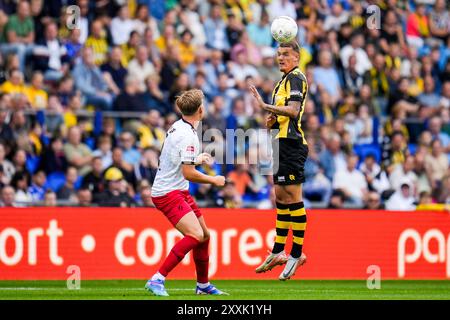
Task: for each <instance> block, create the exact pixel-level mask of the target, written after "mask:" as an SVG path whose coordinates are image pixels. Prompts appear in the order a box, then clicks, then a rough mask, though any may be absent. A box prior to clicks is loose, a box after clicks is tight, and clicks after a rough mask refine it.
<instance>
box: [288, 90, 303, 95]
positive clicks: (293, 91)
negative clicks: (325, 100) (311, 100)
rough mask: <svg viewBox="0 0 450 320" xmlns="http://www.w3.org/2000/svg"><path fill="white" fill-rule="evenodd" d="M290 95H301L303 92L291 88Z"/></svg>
mask: <svg viewBox="0 0 450 320" xmlns="http://www.w3.org/2000/svg"><path fill="white" fill-rule="evenodd" d="M291 97H303V94H302V93H301V92H300V91H298V90H292V91H291Z"/></svg>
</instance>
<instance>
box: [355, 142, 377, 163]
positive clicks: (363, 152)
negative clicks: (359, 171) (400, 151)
mask: <svg viewBox="0 0 450 320" xmlns="http://www.w3.org/2000/svg"><path fill="white" fill-rule="evenodd" d="M353 151H354V152H355V153H356V154H357V155H358V157H359V160H360V162H362V161H364V159H365V158H366V157H367V156H368V155H369V154H373V155H374V156H375V159H376V161H377V162H380V161H381V150H380V146H379V145H377V144H355V145H354V146H353Z"/></svg>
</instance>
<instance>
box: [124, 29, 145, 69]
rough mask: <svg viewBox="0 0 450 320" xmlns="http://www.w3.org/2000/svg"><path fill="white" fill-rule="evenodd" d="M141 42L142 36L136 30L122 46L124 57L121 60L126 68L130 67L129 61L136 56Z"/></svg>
mask: <svg viewBox="0 0 450 320" xmlns="http://www.w3.org/2000/svg"><path fill="white" fill-rule="evenodd" d="M140 42H141V36H140V35H139V32H137V31H136V30H134V31H132V32H131V33H130V39H128V42H127V43H124V44H122V45H121V46H120V48H121V49H122V58H121V60H120V62H121V63H122V66H123V67H124V68H126V67H128V63H129V62H130V61H131V60H133V59H134V57H135V56H136V51H137V48H138V47H139V44H140Z"/></svg>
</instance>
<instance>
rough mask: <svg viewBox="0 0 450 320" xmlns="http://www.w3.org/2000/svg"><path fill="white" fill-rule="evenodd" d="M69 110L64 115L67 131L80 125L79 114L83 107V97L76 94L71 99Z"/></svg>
mask: <svg viewBox="0 0 450 320" xmlns="http://www.w3.org/2000/svg"><path fill="white" fill-rule="evenodd" d="M67 107H68V110H67V111H66V112H65V113H64V117H63V118H64V125H65V127H66V128H67V129H69V128H71V127H74V126H76V125H78V117H77V112H78V111H79V110H80V109H81V108H82V107H83V105H82V103H81V96H80V94H79V93H76V94H74V95H72V96H70V98H69V104H68V105H67Z"/></svg>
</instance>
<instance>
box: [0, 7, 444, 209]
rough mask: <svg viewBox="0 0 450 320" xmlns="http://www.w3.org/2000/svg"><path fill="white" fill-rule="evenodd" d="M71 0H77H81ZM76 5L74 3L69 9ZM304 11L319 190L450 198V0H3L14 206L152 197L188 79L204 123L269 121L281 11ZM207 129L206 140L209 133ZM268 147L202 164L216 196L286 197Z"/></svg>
mask: <svg viewBox="0 0 450 320" xmlns="http://www.w3.org/2000/svg"><path fill="white" fill-rule="evenodd" d="M71 5H76V6H78V7H76V8H78V9H79V11H77V10H72V9H73V7H70V6H71ZM68 8H69V10H68ZM280 15H288V16H291V17H292V18H294V19H296V21H297V22H298V26H299V33H298V39H297V40H298V42H299V43H300V44H301V63H300V68H301V69H302V71H303V72H304V73H305V75H306V77H307V79H308V84H309V95H308V99H307V102H306V106H305V110H304V113H303V118H302V127H303V130H304V131H305V133H306V138H307V140H308V144H309V158H308V161H307V163H306V177H307V179H306V183H305V184H304V194H305V198H306V203H307V206H310V207H311V206H315V207H329V208H343V207H353V208H368V209H379V208H386V209H389V210H414V209H415V208H416V206H419V207H427V206H430V205H433V204H436V203H441V204H445V203H447V204H448V203H450V169H449V168H450V166H449V160H450V60H449V56H450V37H449V33H450V14H449V9H448V7H447V3H446V1H445V0H428V1H408V0H403V1H402V0H399V1H395V0H386V1H379V0H371V1H352V0H341V1H338V0H304V1H288V0H223V1H222V0H208V1H206V0H205V1H200V0H179V1H177V0H168V1H163V0H152V1H149V0H130V1H124V0H115V1H113V0H101V1H88V0H77V1H70V0H52V1H42V0H30V1H24V0H16V1H14V0H9V1H7V0H1V1H0V187H1V193H0V199H1V203H2V205H3V206H28V205H46V206H55V205H78V206H93V205H98V206H152V201H151V197H150V192H151V185H152V183H153V180H154V177H155V173H156V170H157V166H158V156H159V150H160V148H161V146H162V143H163V142H164V137H165V132H166V130H167V129H168V128H169V127H170V126H171V124H172V123H173V122H174V121H176V120H177V119H178V118H179V113H178V112H177V110H176V108H175V107H174V101H175V99H176V96H177V95H178V94H179V93H180V92H182V91H183V90H186V89H190V88H199V89H201V90H203V92H204V93H205V107H206V111H207V116H206V119H205V120H204V122H203V124H202V132H206V130H208V129H210V128H215V129H219V130H220V132H221V134H220V135H219V136H215V138H214V141H213V143H214V144H215V146H216V147H217V148H219V149H221V148H222V149H223V150H226V151H225V152H232V153H233V158H235V159H241V160H242V159H248V158H250V156H251V155H254V154H255V153H258V152H259V150H258V148H259V149H260V148H261V147H263V145H262V143H261V142H260V143H256V144H254V143H245V144H243V145H238V146H237V147H236V148H234V150H232V151H230V149H229V148H228V146H227V145H226V143H225V142H226V141H228V140H227V139H226V137H225V132H226V129H232V130H236V129H243V130H247V129H256V128H263V123H264V114H263V113H262V112H261V111H260V110H259V108H258V107H257V106H256V104H255V101H254V100H253V98H252V96H251V94H250V92H249V89H248V85H249V84H255V85H256V86H257V88H258V89H259V90H260V92H261V94H262V96H263V97H264V99H265V100H266V101H267V102H270V100H271V92H272V90H273V88H274V86H275V84H276V82H277V81H278V80H279V79H280V77H281V74H280V72H279V71H278V68H277V64H276V60H275V59H276V43H274V41H273V39H272V37H271V34H270V23H271V21H272V20H273V19H274V17H276V16H280ZM205 145H206V142H205ZM261 166H262V162H256V163H248V161H240V162H239V164H236V165H233V164H230V163H228V164H221V163H216V164H215V165H211V166H208V165H204V166H203V167H202V170H203V171H204V172H206V173H220V174H224V175H226V176H227V178H228V180H229V183H228V184H227V185H226V186H225V187H224V188H223V189H221V190H217V189H215V188H213V187H211V186H208V185H201V186H199V185H192V186H191V192H192V193H193V194H194V195H195V197H196V199H197V200H198V201H199V203H201V204H202V205H203V206H212V207H226V208H240V207H257V208H271V207H272V206H273V201H274V200H273V190H272V181H271V176H270V175H264V174H262V173H261V170H260V169H261Z"/></svg>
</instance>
